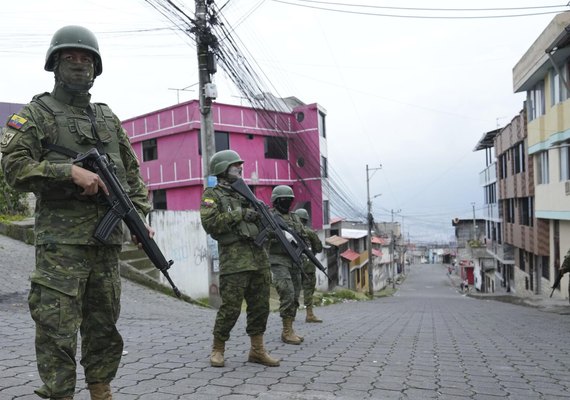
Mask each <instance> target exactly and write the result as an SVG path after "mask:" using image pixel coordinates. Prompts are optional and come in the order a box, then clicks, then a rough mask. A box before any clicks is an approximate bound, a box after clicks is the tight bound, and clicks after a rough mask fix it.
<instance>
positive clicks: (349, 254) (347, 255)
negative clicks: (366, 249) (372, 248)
mask: <svg viewBox="0 0 570 400" xmlns="http://www.w3.org/2000/svg"><path fill="white" fill-rule="evenodd" d="M340 256H341V257H342V258H344V259H346V260H348V261H354V260H356V259H357V258H358V257H360V254H358V253H357V252H356V251H354V250H352V249H348V250H346V251H344V252H342V253H340Z"/></svg>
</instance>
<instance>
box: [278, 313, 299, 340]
mask: <svg viewBox="0 0 570 400" xmlns="http://www.w3.org/2000/svg"><path fill="white" fill-rule="evenodd" d="M281 341H283V342H284V343H287V344H301V342H302V341H303V340H301V338H300V337H299V336H297V335H295V332H294V331H293V318H291V317H288V318H283V332H282V333H281Z"/></svg>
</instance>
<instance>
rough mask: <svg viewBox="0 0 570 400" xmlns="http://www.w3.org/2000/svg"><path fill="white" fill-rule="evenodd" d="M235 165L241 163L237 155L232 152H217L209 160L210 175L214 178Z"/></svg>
mask: <svg viewBox="0 0 570 400" xmlns="http://www.w3.org/2000/svg"><path fill="white" fill-rule="evenodd" d="M235 163H240V164H241V163H243V160H242V159H241V158H240V157H239V154H238V153H236V152H235V151H233V150H222V151H218V152H217V153H216V154H214V155H213V156H212V158H211V159H210V174H212V175H216V176H218V175H220V174H223V173H224V172H226V170H227V169H228V167H229V166H230V165H232V164H235Z"/></svg>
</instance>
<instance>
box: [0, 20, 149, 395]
mask: <svg viewBox="0 0 570 400" xmlns="http://www.w3.org/2000/svg"><path fill="white" fill-rule="evenodd" d="M44 69H45V70H46V71H53V72H54V74H55V86H54V89H53V91H52V92H51V93H43V94H39V95H37V96H35V97H34V98H33V99H32V101H31V102H30V103H29V104H27V105H26V106H24V107H23V109H22V110H21V111H20V112H19V113H18V114H14V115H12V116H11V118H10V119H9V120H8V123H7V129H6V132H5V134H4V136H3V138H2V142H1V150H2V155H3V156H2V167H3V169H4V174H5V176H6V180H7V182H8V183H9V184H10V185H11V186H12V187H13V188H15V189H17V190H20V191H24V192H34V193H35V195H36V211H35V229H34V232H35V246H36V268H35V270H34V271H33V273H32V275H31V278H30V280H31V290H30V294H29V297H28V302H29V307H30V313H31V315H32V318H33V320H34V321H35V324H36V338H35V341H36V357H37V364H38V371H39V375H40V378H41V380H42V381H43V385H42V386H41V387H40V388H39V389H37V390H36V391H35V393H36V394H37V395H38V396H40V397H42V398H49V399H66V400H68V399H73V395H74V392H75V385H76V362H75V355H76V351H77V332H78V331H79V332H80V334H81V365H83V368H84V370H85V379H86V381H87V386H88V388H89V392H90V395H91V399H94V400H111V399H112V396H111V388H110V382H111V380H112V379H113V378H114V377H115V374H116V372H117V369H118V367H119V363H120V361H121V356H122V352H123V340H122V338H121V335H120V334H119V332H118V330H117V327H116V322H117V320H118V318H119V310H120V295H121V280H120V275H119V253H120V251H121V244H122V237H123V234H122V228H120V227H117V229H116V230H115V231H114V232H113V233H112V235H111V236H110V238H109V243H108V244H105V245H103V244H102V243H99V242H97V241H96V239H94V238H93V232H94V230H95V227H96V226H97V223H98V222H99V220H100V218H101V216H103V215H104V214H105V213H106V212H107V211H108V206H107V204H106V202H105V199H104V198H103V197H102V193H101V192H104V193H106V194H107V193H108V191H107V188H106V187H105V184H104V183H103V181H102V180H101V179H100V178H99V176H98V175H97V174H95V173H94V172H92V171H89V170H87V169H84V168H82V167H81V166H80V165H76V164H73V163H72V159H73V156H72V155H71V154H73V153H84V152H86V151H88V150H90V149H92V148H94V147H96V148H97V149H98V150H99V152H100V153H103V154H106V155H107V157H109V158H110V160H112V162H113V163H114V165H115V167H116V170H117V176H118V177H119V179H120V181H121V184H122V185H123V187H124V188H125V190H126V191H127V193H128V194H129V196H130V198H131V200H132V201H133V203H134V204H135V206H136V207H137V210H138V212H139V213H140V214H141V216H144V215H146V214H147V213H148V212H149V211H150V208H151V207H150V204H149V203H148V200H147V190H146V188H145V185H144V182H143V180H142V179H141V177H140V173H139V166H138V161H137V158H136V156H135V153H134V152H133V149H132V147H131V144H130V142H129V139H128V137H127V134H126V132H125V131H124V130H123V128H122V127H121V122H120V120H119V118H118V117H117V116H116V115H115V114H114V113H113V112H112V111H111V109H110V108H109V107H108V106H107V105H105V104H102V103H90V100H91V95H90V93H89V89H90V88H91V87H92V85H93V82H94V80H95V78H96V77H97V76H99V75H100V74H101V72H102V71H103V64H102V62H101V55H100V53H99V46H98V43H97V39H96V38H95V35H93V33H92V32H91V31H89V30H87V29H85V28H83V27H80V26H66V27H63V28H61V29H59V30H58V31H57V32H56V33H55V34H54V35H53V38H52V40H51V44H50V47H49V49H48V51H47V55H46V62H45V66H44ZM66 152H67V154H65V153H66ZM62 153H63V154H62ZM147 229H148V230H149V235H150V236H151V237H152V235H153V234H154V232H153V230H152V228H150V227H147Z"/></svg>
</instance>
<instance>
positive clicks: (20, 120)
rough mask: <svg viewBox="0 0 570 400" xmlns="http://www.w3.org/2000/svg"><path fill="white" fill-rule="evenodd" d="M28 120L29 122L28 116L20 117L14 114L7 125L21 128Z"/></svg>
mask: <svg viewBox="0 0 570 400" xmlns="http://www.w3.org/2000/svg"><path fill="white" fill-rule="evenodd" d="M26 122H28V120H27V119H26V118H24V117H20V116H19V115H18V114H12V116H11V117H10V119H9V120H8V123H7V124H6V125H8V126H9V127H12V128H15V129H20V128H21V127H22V126H24V124H25V123H26Z"/></svg>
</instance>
